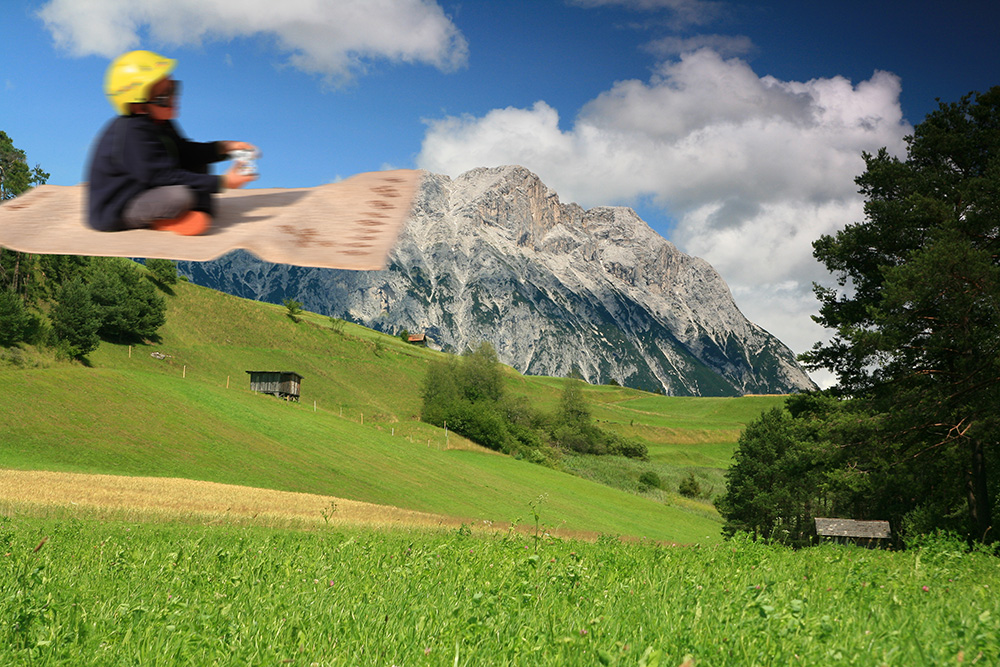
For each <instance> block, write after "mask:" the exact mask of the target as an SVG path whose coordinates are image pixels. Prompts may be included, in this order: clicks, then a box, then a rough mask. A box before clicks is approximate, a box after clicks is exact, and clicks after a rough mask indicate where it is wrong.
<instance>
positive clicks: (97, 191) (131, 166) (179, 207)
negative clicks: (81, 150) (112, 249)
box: [88, 51, 256, 236]
mask: <svg viewBox="0 0 1000 667" xmlns="http://www.w3.org/2000/svg"><path fill="white" fill-rule="evenodd" d="M176 65H177V61H176V60H171V59H170V58H165V57H163V56H161V55H158V54H156V53H153V52H151V51H130V52H128V53H125V54H123V55H121V56H119V57H118V58H116V59H115V60H114V61H113V62H112V63H111V65H110V67H108V71H107V73H106V75H105V78H104V90H105V93H106V94H107V96H108V99H109V101H110V102H111V104H112V106H113V107H114V108H115V111H117V112H118V117H117V118H115V119H114V120H113V121H111V123H110V124H109V125H108V126H107V128H106V129H105V130H104V132H103V133H102V134H101V136H100V137H99V138H98V140H97V143H96V145H95V146H94V150H93V153H92V156H91V161H90V170H89V177H88V181H89V187H88V195H89V201H88V220H89V223H90V226H91V227H93V228H94V229H98V230H101V231H117V230H122V229H140V228H152V229H157V230H165V231H171V232H174V233H177V234H184V235H189V236H193V235H197V234H203V233H204V232H206V231H207V230H208V229H209V227H210V226H211V224H212V195H213V194H214V193H216V192H219V191H220V190H223V189H225V188H239V187H243V186H244V185H246V184H247V183H249V182H250V181H252V180H254V179H255V178H256V176H254V175H245V174H241V173H239V164H234V165H233V166H232V168H230V169H229V171H227V172H226V173H225V174H222V175H221V176H215V175H212V174H209V173H208V165H209V164H211V163H213V162H219V161H221V160H225V159H226V158H227V157H228V155H229V154H230V153H231V152H233V151H236V150H256V149H255V148H254V146H252V145H251V144H248V143H246V142H243V141H217V142H211V143H198V142H194V141H190V140H188V139H187V138H185V137H183V136H182V135H181V134H180V133H179V132H178V130H177V127H176V126H175V125H174V123H173V121H174V119H175V118H176V117H177V114H178V111H177V102H178V97H179V96H180V81H176V80H174V79H172V78H171V77H170V74H171V72H173V70H174V67H175V66H176Z"/></svg>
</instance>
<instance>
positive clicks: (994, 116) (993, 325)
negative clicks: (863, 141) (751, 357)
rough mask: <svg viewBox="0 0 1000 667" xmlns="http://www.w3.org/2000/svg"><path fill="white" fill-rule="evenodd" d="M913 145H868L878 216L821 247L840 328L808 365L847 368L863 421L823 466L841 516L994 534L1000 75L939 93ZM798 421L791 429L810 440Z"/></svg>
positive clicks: (985, 536)
mask: <svg viewBox="0 0 1000 667" xmlns="http://www.w3.org/2000/svg"><path fill="white" fill-rule="evenodd" d="M906 143H907V152H906V157H905V159H901V158H897V157H894V156H891V155H889V154H888V152H887V151H886V150H885V149H882V150H880V151H879V152H878V153H876V154H874V155H872V154H865V155H864V159H865V165H866V169H865V172H864V173H863V174H862V175H861V176H859V177H858V179H857V183H858V185H859V187H860V192H861V193H862V194H863V195H864V198H865V209H864V210H865V217H864V220H862V221H860V222H856V223H853V224H850V225H847V226H846V227H845V228H844V229H843V230H841V231H840V232H838V233H837V234H834V235H827V236H823V237H822V238H820V239H819V240H817V241H816V242H815V244H814V254H815V256H816V258H817V259H819V260H820V262H822V263H823V264H824V266H825V267H826V268H827V269H828V270H829V271H830V272H831V274H833V276H834V277H835V278H836V282H837V284H836V286H835V287H824V286H817V287H816V294H817V297H818V298H819V301H820V310H819V314H818V316H816V317H815V318H814V319H816V321H817V322H819V323H820V324H822V325H824V326H825V327H828V328H830V329H832V330H833V331H834V335H833V337H832V339H831V340H830V342H828V343H820V344H817V345H816V346H815V347H814V348H813V349H812V350H811V351H810V352H809V353H807V354H805V355H803V361H804V362H805V363H806V364H807V366H808V367H810V368H813V369H820V368H822V369H828V370H830V371H833V372H834V373H835V374H836V376H837V379H838V383H837V386H836V387H835V389H834V390H833V393H834V394H835V395H836V396H838V397H839V398H840V399H842V402H843V403H844V404H845V405H850V406H851V407H850V412H851V414H852V415H853V417H854V420H855V422H856V424H857V428H855V429H853V430H851V429H836V428H832V429H828V433H827V434H826V436H825V437H826V438H827V440H828V445H827V455H826V456H825V457H821V460H817V461H816V462H815V466H814V467H813V468H812V469H811V470H812V472H810V473H809V474H813V475H818V477H817V480H820V482H822V484H825V485H828V487H830V488H836V489H837V492H838V494H840V495H839V496H838V498H839V502H840V503H841V504H840V505H839V506H837V507H836V511H839V512H841V513H842V515H847V514H855V515H863V516H858V517H857V518H885V519H889V520H890V521H891V522H892V523H893V527H894V528H895V529H896V530H900V529H903V530H904V531H907V532H909V533H910V534H914V533H920V532H926V531H929V530H933V529H936V528H944V529H949V530H953V531H956V532H959V533H961V534H963V535H965V536H967V537H968V538H969V539H970V540H980V541H993V540H995V539H996V538H995V530H994V528H993V526H994V525H995V523H994V521H995V517H996V516H997V506H996V498H997V492H998V490H1000V489H998V479H997V475H996V466H997V464H998V463H1000V461H998V460H997V459H998V448H997V443H998V441H1000V420H998V418H997V417H996V416H995V413H996V406H997V405H998V402H1000V87H994V88H992V89H990V90H989V91H987V92H986V93H982V94H979V93H971V94H969V95H967V96H965V97H963V98H962V99H961V100H959V101H958V102H954V103H940V104H939V107H938V109H937V110H936V111H934V112H932V113H931V114H929V115H928V116H927V118H926V119H925V120H924V122H922V123H921V124H919V125H918V126H917V127H916V128H915V129H914V133H913V136H910V137H907V139H906ZM770 419H772V420H773V419H776V417H774V416H772V417H770ZM788 419H790V420H791V421H790V422H789V424H790V426H789V428H790V429H791V430H792V431H793V434H792V436H791V438H792V440H793V441H795V442H798V443H799V444H800V445H801V444H802V443H803V442H807V441H808V440H807V438H805V437H804V436H803V435H802V434H801V433H798V432H797V431H796V429H798V428H799V427H800V426H801V424H800V423H798V422H800V420H798V419H795V418H794V417H789V418H787V419H786V421H787V420H788ZM829 421H831V423H834V422H835V420H829ZM748 433H752V430H751V429H748ZM862 436H863V437H862ZM747 437H748V438H749V437H750V436H747ZM741 442H742V441H741ZM738 467H739V459H738V460H737V465H736V466H734V470H733V471H731V472H732V474H733V476H734V477H733V481H735V480H736V479H737V477H738V473H737V472H736V470H737V468H738ZM806 467H807V468H808V466H806ZM739 474H742V473H739ZM737 491H738V489H736V488H734V487H732V486H731V487H730V488H729V491H728V494H727V503H728V505H727V506H726V510H727V511H728V512H729V515H728V517H729V520H731V521H732V522H733V524H732V525H733V526H734V527H736V526H737V525H738V522H737V521H736V519H737V518H738V517H739V516H740V514H739V513H740V511H742V509H743V508H744V507H745V506H748V504H747V501H743V500H740V497H739V496H738V493H737ZM809 495H810V502H811V501H812V500H815V495H816V494H809ZM876 514H877V515H879V516H873V515H876ZM782 515H783V520H784V518H785V517H786V516H787V512H782ZM864 515H867V516H864ZM770 520H771V519H769V518H766V519H764V520H763V523H761V524H760V525H761V526H762V527H764V526H766V525H767V523H768V521H770ZM740 525H742V524H740ZM755 525H756V524H755Z"/></svg>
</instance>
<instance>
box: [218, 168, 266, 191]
mask: <svg viewBox="0 0 1000 667" xmlns="http://www.w3.org/2000/svg"><path fill="white" fill-rule="evenodd" d="M256 180H257V174H243V173H240V164H239V163H238V162H235V163H233V166H231V167H230V168H229V171H227V172H226V173H225V174H223V175H222V186H223V187H224V188H226V189H227V190H235V189H236V188H242V187H243V186H244V185H246V184H247V183H249V182H250V181H256Z"/></svg>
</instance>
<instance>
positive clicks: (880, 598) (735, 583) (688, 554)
mask: <svg viewBox="0 0 1000 667" xmlns="http://www.w3.org/2000/svg"><path fill="white" fill-rule="evenodd" d="M542 513H543V515H544V513H545V509H544V508H543V509H542ZM963 546H964V545H961V544H954V543H952V542H950V541H948V540H931V541H928V542H926V543H925V544H924V545H922V546H921V547H919V548H915V549H912V550H909V551H906V552H896V553H891V552H884V551H868V550H865V549H861V548H857V547H838V546H830V545H828V546H821V547H816V548H812V549H807V550H803V551H798V552H795V551H791V550H789V549H787V548H784V547H778V546H767V545H763V544H755V543H752V542H747V541H742V540H735V541H731V542H726V543H721V544H714V545H711V546H703V547H671V546H664V545H661V544H656V543H652V542H641V543H622V542H620V541H618V540H613V539H600V540H598V541H596V542H581V541H574V540H560V539H552V538H551V537H545V536H543V535H538V536H536V535H533V534H531V535H527V536H525V535H522V534H518V533H509V534H503V533H492V534H486V535H483V534H474V533H472V531H469V530H467V529H464V528H460V529H457V530H451V531H440V530H438V531H433V532H427V531H416V530H405V529H404V530H394V531H388V532H382V531H371V530H348V531H344V530H339V529H329V530H323V529H321V530H315V531H287V530H277V529H269V528H264V527H260V526H249V527H247V526H232V525H218V526H212V527H206V526H195V525H179V524H170V525H168V524H157V523H140V524H132V523H124V522H115V521H81V520H78V519H75V518H65V517H47V518H30V517H23V516H19V517H4V518H2V519H0V642H2V643H3V645H4V646H6V647H7V649H6V650H5V651H4V653H3V655H4V658H3V663H4V664H14V665H73V666H80V665H125V664H130V665H131V664H134V665H143V666H144V667H152V666H157V665H303V666H310V667H316V666H326V665H526V666H527V665H531V666H540V665H553V666H562V665H641V666H645V667H657V666H661V665H662V666H664V667H665V666H667V665H670V666H672V667H676V666H678V665H682V666H684V667H692V666H694V665H734V666H741V667H742V666H744V665H779V664H780V665H834V664H847V665H899V666H901V667H903V666H905V667H911V666H912V665H946V664H947V665H963V664H970V665H973V664H974V665H995V664H997V662H998V660H1000V596H997V595H996V588H997V587H998V586H1000V574H998V569H997V567H996V559H995V557H993V556H987V555H981V554H975V553H974V554H968V553H964V549H963Z"/></svg>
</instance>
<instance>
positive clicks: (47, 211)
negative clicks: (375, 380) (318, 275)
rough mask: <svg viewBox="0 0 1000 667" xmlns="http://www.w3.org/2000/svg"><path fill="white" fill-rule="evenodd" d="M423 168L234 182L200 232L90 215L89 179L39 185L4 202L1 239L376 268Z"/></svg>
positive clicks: (93, 250) (76, 248)
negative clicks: (266, 185)
mask: <svg viewBox="0 0 1000 667" xmlns="http://www.w3.org/2000/svg"><path fill="white" fill-rule="evenodd" d="M422 178H423V172H421V171H416V170H409V169H406V170H395V171H378V172H368V173H364V174H358V175H356V176H352V177H351V178H348V179H346V180H343V181H340V182H338V183H330V184H328V185H321V186H317V187H314V188H298V189H243V190H231V191H228V192H225V193H222V194H220V195H217V196H216V197H217V199H216V215H215V219H214V221H213V224H212V228H211V229H210V230H209V231H208V233H206V234H204V235H202V236H178V235H176V234H171V233H169V232H157V231H153V230H150V229H136V230H129V231H121V232H99V231H96V230H94V229H91V228H90V227H89V226H87V224H86V221H85V219H84V218H85V215H86V214H85V210H84V206H85V197H86V186H85V185H75V186H58V185H42V186H39V187H37V188H35V189H33V190H30V191H28V192H26V193H24V194H23V195H21V196H20V197H17V198H16V199H12V200H9V201H7V202H4V203H3V204H2V205H0V246H4V247H6V248H10V249H12V250H19V251H21V252H28V253H37V254H47V255H92V256H100V257H155V258H160V259H176V260H192V261H206V260H210V259H215V258H217V257H219V256H221V255H224V254H225V253H227V252H230V251H232V250H237V249H244V250H249V251H250V252H252V253H254V254H255V255H257V256H258V257H260V258H261V259H263V260H265V261H268V262H274V263H276V264H294V265H297V266H315V267H322V268H331V269H355V270H373V269H381V268H384V267H385V263H386V258H387V256H388V254H389V251H390V250H391V249H392V247H393V245H395V243H396V239H397V238H398V236H399V232H400V230H401V229H402V227H403V225H404V224H405V222H406V220H407V218H408V217H409V214H410V209H411V207H412V205H413V199H414V196H415V195H416V192H417V189H418V188H419V186H420V181H421V179H422Z"/></svg>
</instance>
